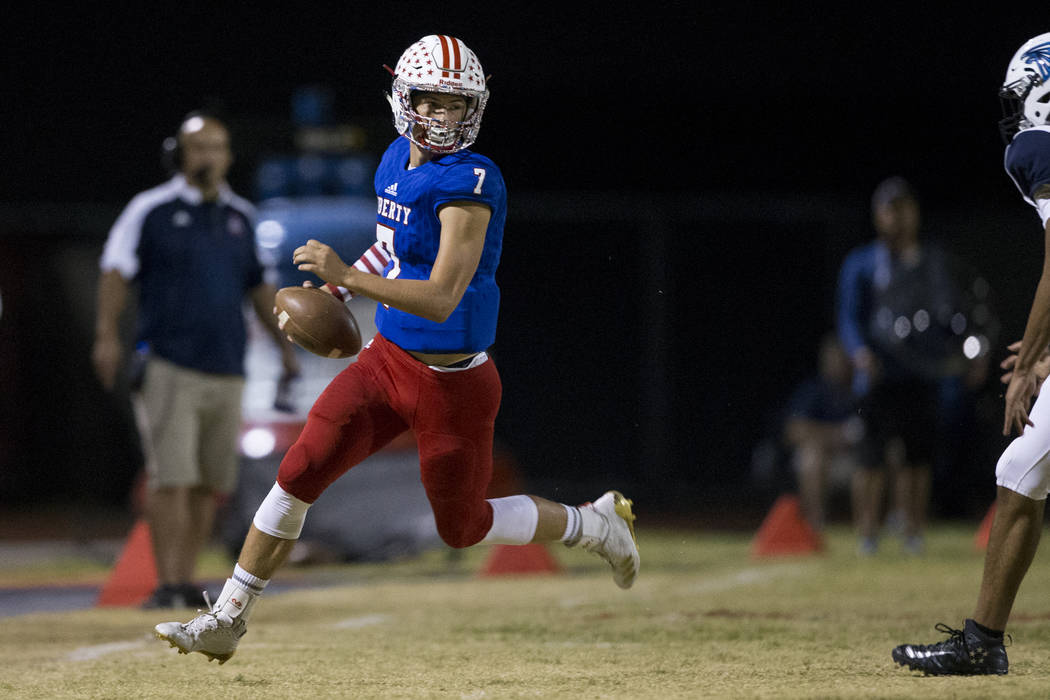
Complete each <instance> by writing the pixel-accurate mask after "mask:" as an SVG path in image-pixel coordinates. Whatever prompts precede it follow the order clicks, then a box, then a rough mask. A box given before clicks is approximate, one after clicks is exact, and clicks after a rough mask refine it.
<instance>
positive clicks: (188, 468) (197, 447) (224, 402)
mask: <svg viewBox="0 0 1050 700" xmlns="http://www.w3.org/2000/svg"><path fill="white" fill-rule="evenodd" d="M243 390H244V377H240V376H236V375H226V374H207V373H205V372H198V371H196V370H192V369H186V368H184V367H180V366H178V365H175V364H173V363H171V362H168V361H167V360H163V359H161V358H158V357H152V358H150V360H149V362H148V363H147V365H146V374H145V378H144V379H143V383H142V389H141V391H140V392H138V394H136V395H135V397H134V404H135V418H136V422H137V423H138V426H139V433H140V434H141V436H142V447H143V451H144V453H145V457H146V476H147V477H148V479H149V486H150V488H160V487H166V486H206V487H209V488H211V489H212V490H213V491H215V492H217V493H230V492H231V491H232V490H233V487H234V486H235V485H236V483H237V465H238V458H237V437H238V434H239V433H240V427H241V394H242V393H243Z"/></svg>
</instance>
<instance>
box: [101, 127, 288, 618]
mask: <svg viewBox="0 0 1050 700" xmlns="http://www.w3.org/2000/svg"><path fill="white" fill-rule="evenodd" d="M166 146H167V155H168V156H170V160H171V163H170V165H171V168H172V170H173V176H172V178H171V179H170V180H169V181H168V182H166V183H164V184H162V185H160V186H158V187H154V188H153V189H150V190H147V191H145V192H142V193H140V194H138V195H137V196H136V197H135V198H134V199H132V200H131V202H130V203H129V204H128V205H127V207H126V208H125V209H124V211H123V213H122V214H121V215H120V217H119V218H118V219H117V221H116V223H114V224H113V228H112V229H111V230H110V233H109V238H108V240H107V241H106V246H105V250H104V252H103V254H102V260H101V269H102V278H101V280H100V284H99V292H98V314H97V320H96V331H95V343H94V348H93V350H92V361H93V363H94V366H95V371H96V373H97V375H98V377H99V380H100V381H101V382H102V384H103V386H105V387H106V388H107V389H113V387H114V385H115V384H116V379H117V373H118V371H119V369H120V367H121V365H122V355H123V343H122V341H121V339H120V337H119V321H120V317H121V315H122V313H123V311H124V309H125V307H126V306H127V301H128V297H129V293H130V291H131V284H132V283H135V285H136V288H137V291H138V311H139V313H138V336H137V343H138V346H137V347H138V349H139V350H138V352H137V353H136V358H135V360H136V362H133V363H132V364H133V366H137V369H138V371H141V375H140V380H141V383H139V380H138V379H136V380H135V381H134V382H133V388H134V389H136V396H135V412H136V415H137V417H138V419H139V423H140V430H141V432H142V442H143V446H144V448H145V452H146V455H145V456H146V474H147V477H148V483H147V491H148V498H147V517H148V520H149V524H150V532H151V533H152V537H153V549H154V555H155V558H156V562H157V576H158V579H159V584H160V585H159V586H158V588H157V589H156V590H155V591H154V593H153V596H152V597H151V598H150V600H149V601H148V602H147V604H146V605H147V607H176V606H186V605H188V606H197V605H204V600H203V597H202V595H201V592H200V589H199V587H197V586H195V585H194V584H193V582H192V581H193V574H194V570H195V568H196V562H197V557H198V554H199V553H200V550H201V549H202V548H203V547H204V545H205V544H207V542H208V539H209V537H210V535H211V530H212V523H213V520H214V515H215V509H216V502H217V498H218V497H219V496H221V495H223V494H228V493H230V491H232V489H233V487H234V484H235V480H236V476H237V436H238V432H239V429H240V417H241V391H242V388H243V385H244V351H245V339H246V330H245V319H244V315H243V311H242V303H243V302H244V299H245V296H246V295H247V296H249V297H250V299H251V302H252V305H253V306H254V309H255V312H256V314H257V315H258V317H259V319H260V320H261V321H262V323H263V325H264V326H265V327H266V328H267V329H268V330H269V332H270V334H271V335H272V336H273V338H274V340H275V342H277V343H278V345H279V346H280V348H281V355H282V361H283V364H284V370H285V372H286V373H287V374H289V375H290V374H296V373H298V363H297V361H296V358H295V354H294V352H293V350H292V346H291V345H290V344H289V343H287V342H285V341H284V339H283V337H282V334H281V332H280V330H279V329H278V327H277V322H276V319H275V317H274V315H273V313H272V309H273V298H274V289H273V287H272V286H271V285H269V284H267V283H265V282H264V281H263V274H262V268H261V266H260V264H259V262H258V259H257V258H256V251H255V234H254V229H253V217H254V209H253V207H252V205H251V204H249V203H248V202H247V201H245V200H243V199H241V198H240V197H238V196H237V195H235V194H234V193H233V192H232V191H231V190H230V188H229V186H228V185H227V183H226V173H227V170H228V169H229V167H230V164H231V162H232V152H231V149H230V139H229V133H228V132H227V129H226V126H225V125H224V124H223V122H221V121H219V120H218V119H217V118H215V117H213V116H209V115H207V114H203V113H192V114H190V115H188V116H187V117H186V118H185V120H184V121H183V122H182V124H181V126H180V127H179V130H178V133H177V134H176V135H175V136H173V137H172V138H171V139H169V140H168V141H167V142H166Z"/></svg>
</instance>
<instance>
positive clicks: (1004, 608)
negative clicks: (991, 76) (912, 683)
mask: <svg viewBox="0 0 1050 700" xmlns="http://www.w3.org/2000/svg"><path fill="white" fill-rule="evenodd" d="M999 95H1000V97H1001V98H1002V101H1003V108H1004V119H1003V120H1002V121H1001V122H1000V129H1001V130H1002V133H1003V138H1004V140H1005V141H1006V143H1007V147H1006V157H1005V163H1006V171H1007V173H1009V175H1010V177H1011V178H1012V179H1013V181H1014V183H1015V184H1016V185H1017V187H1018V189H1020V191H1021V196H1022V197H1024V200H1025V201H1026V202H1028V203H1029V204H1031V205H1033V206H1034V207H1035V208H1036V209H1037V210H1038V212H1039V217H1040V219H1041V220H1042V222H1043V231H1044V261H1043V272H1042V276H1041V277H1040V279H1039V284H1038V286H1037V287H1036V292H1035V299H1034V300H1033V302H1032V309H1031V311H1030V312H1029V314H1028V323H1027V325H1026V326H1025V331H1024V338H1023V339H1022V340H1021V343H1020V345H1015V346H1011V348H1012V349H1015V350H1016V351H1017V355H1016V356H1012V357H1010V358H1008V359H1007V360H1006V361H1005V362H1004V363H1003V367H1004V369H1007V370H1008V371H1009V373H1008V375H1007V376H1005V377H1004V381H1007V380H1008V381H1009V386H1008V387H1007V389H1006V415H1005V418H1004V420H1003V434H1004V435H1009V434H1010V433H1011V432H1013V431H1014V430H1016V431H1018V432H1019V433H1020V437H1017V438H1015V439H1014V441H1013V442H1011V443H1010V445H1009V446H1008V447H1007V448H1006V450H1005V451H1004V452H1003V454H1002V456H1001V457H1000V458H999V464H998V465H997V466H996V469H995V476H996V484H997V485H998V495H997V500H996V512H995V521H994V522H993V524H992V530H991V534H990V536H989V539H988V550H987V553H986V555H985V561H984V575H983V578H982V580H981V588H980V592H979V594H978V597H977V608H976V610H975V611H974V615H973V618H971V619H968V620H966V621H965V622H964V623H963V629H961V630H957V629H952V628H951V627H948V626H947V625H944V624H938V625H937V629H938V630H940V631H942V632H944V633H946V634H948V635H949V637H948V639H946V640H945V641H942V642H938V643H936V644H902V645H901V646H898V647H896V648H895V649H894V650H893V659H894V661H896V662H897V663H899V664H901V665H902V666H908V667H909V668H911V669H913V670H918V671H923V672H925V673H927V674H930V675H950V674H951V675H954V674H958V675H974V674H999V675H1002V674H1005V673H1007V671H1008V669H1009V664H1008V661H1007V658H1006V648H1005V646H1004V645H1003V634H1004V630H1005V629H1006V623H1007V621H1008V619H1009V617H1010V610H1011V608H1012V607H1013V603H1014V598H1015V597H1016V595H1017V591H1018V589H1019V588H1020V586H1021V581H1022V580H1023V579H1024V576H1025V573H1026V572H1027V571H1028V566H1029V565H1030V564H1031V563H1032V558H1033V557H1034V556H1035V552H1036V548H1037V546H1038V544H1039V535H1040V531H1041V530H1042V527H1043V506H1044V505H1045V503H1046V496H1047V493H1048V492H1050V391H1042V392H1039V386H1040V385H1041V384H1042V383H1043V382H1044V380H1045V379H1046V361H1045V355H1046V351H1047V344H1048V343H1050V118H1048V117H1050V33H1046V34H1040V35H1039V36H1037V37H1035V38H1033V39H1030V40H1029V41H1027V42H1025V44H1024V45H1022V46H1021V48H1020V49H1018V51H1017V53H1016V54H1014V57H1013V59H1012V60H1011V61H1010V65H1009V67H1008V68H1007V71H1006V80H1005V81H1004V83H1003V86H1002V89H1001V90H1000V92H999ZM1037 393H1038V398H1037V399H1036V401H1035V405H1034V406H1032V408H1031V413H1030V414H1029V406H1030V405H1031V401H1032V397H1033V396H1035V395H1036V394H1037Z"/></svg>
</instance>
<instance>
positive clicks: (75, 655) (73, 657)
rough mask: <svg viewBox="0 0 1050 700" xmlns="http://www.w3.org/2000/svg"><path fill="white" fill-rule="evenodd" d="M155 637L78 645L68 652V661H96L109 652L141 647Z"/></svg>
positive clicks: (114, 652)
mask: <svg viewBox="0 0 1050 700" xmlns="http://www.w3.org/2000/svg"><path fill="white" fill-rule="evenodd" d="M152 638H153V636H152V635H150V636H149V637H143V638H141V639H136V640H134V641H130V642H109V643H108V644H94V645H92V646H87V647H78V648H76V649H74V650H73V651H71V652H69V653H68V654H66V661H94V660H95V659H100V658H102V657H103V656H106V655H108V654H116V653H118V652H122V651H132V650H134V649H140V648H142V647H144V646H146V644H147V643H148V642H149V641H150V640H151V639H152Z"/></svg>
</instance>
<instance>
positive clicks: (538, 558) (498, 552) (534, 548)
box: [480, 542, 561, 576]
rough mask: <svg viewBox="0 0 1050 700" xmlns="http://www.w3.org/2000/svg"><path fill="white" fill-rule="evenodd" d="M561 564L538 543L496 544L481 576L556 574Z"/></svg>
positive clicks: (482, 568)
mask: <svg viewBox="0 0 1050 700" xmlns="http://www.w3.org/2000/svg"><path fill="white" fill-rule="evenodd" d="M560 571H561V564H559V563H558V560H557V559H555V558H554V556H553V555H552V554H551V553H550V552H549V551H548V550H547V547H546V546H544V545H543V544H541V543H539V542H532V543H530V544H523V545H516V544H497V545H493V547H492V552H490V553H489V556H488V559H486V560H485V564H484V565H483V566H482V567H481V572H480V573H481V575H482V576H520V575H522V574H556V573H559V572H560Z"/></svg>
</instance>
